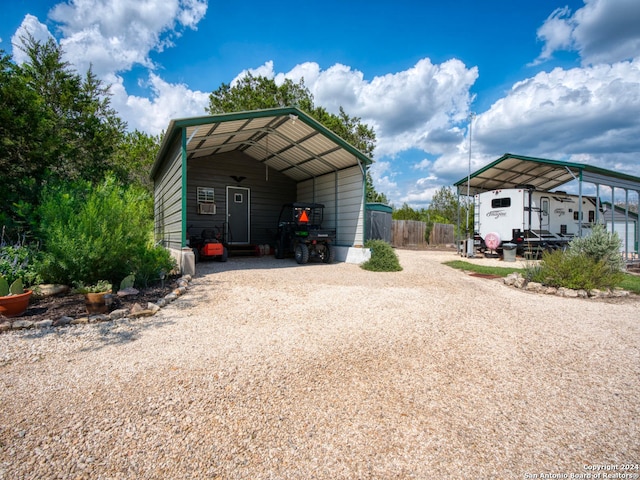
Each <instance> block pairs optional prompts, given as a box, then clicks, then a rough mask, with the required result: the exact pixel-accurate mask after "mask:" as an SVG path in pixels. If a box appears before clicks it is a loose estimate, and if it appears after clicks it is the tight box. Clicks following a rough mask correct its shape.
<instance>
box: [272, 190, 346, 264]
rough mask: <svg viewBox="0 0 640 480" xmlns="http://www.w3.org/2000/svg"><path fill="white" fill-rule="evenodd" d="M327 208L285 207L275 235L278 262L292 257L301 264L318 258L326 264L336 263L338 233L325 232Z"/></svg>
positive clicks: (305, 205) (281, 212)
mask: <svg viewBox="0 0 640 480" xmlns="http://www.w3.org/2000/svg"><path fill="white" fill-rule="evenodd" d="M323 215H324V205H322V204H320V203H302V202H297V203H286V204H284V205H283V206H282V209H281V210H280V217H279V218H278V233H277V235H276V246H275V255H276V258H284V257H285V255H287V254H289V253H293V254H294V256H295V259H296V261H297V262H298V263H301V264H302V263H307V262H308V261H309V258H319V259H320V260H322V261H323V262H324V263H331V262H333V261H334V260H335V250H334V248H333V245H332V243H333V242H335V237H336V231H335V230H328V229H323V228H322V220H323Z"/></svg>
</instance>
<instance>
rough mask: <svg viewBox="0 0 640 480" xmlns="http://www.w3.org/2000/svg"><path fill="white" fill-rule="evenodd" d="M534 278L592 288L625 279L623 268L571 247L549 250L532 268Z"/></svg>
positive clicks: (551, 282)
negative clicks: (575, 250) (613, 269)
mask: <svg viewBox="0 0 640 480" xmlns="http://www.w3.org/2000/svg"><path fill="white" fill-rule="evenodd" d="M530 272H531V278H530V279H531V280H533V281H535V282H540V283H543V284H545V285H549V286H552V287H565V288H572V289H576V290H577V289H584V290H591V289H593V288H600V289H602V288H612V287H615V286H616V285H618V284H619V283H620V281H622V277H623V274H622V272H620V271H618V272H613V271H611V269H610V268H609V266H608V265H607V264H606V263H605V262H604V261H602V260H600V261H596V260H594V259H593V258H591V257H587V256H584V255H576V254H575V253H571V252H570V251H564V252H563V251H562V250H556V251H554V252H551V253H549V252H546V253H545V254H544V255H543V256H542V261H541V262H540V265H539V266H538V267H535V268H533V269H532V270H530Z"/></svg>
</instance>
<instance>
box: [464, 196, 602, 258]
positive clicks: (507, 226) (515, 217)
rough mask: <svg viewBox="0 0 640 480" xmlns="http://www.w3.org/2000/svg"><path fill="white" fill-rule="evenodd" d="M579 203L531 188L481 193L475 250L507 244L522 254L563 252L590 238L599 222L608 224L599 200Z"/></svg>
mask: <svg viewBox="0 0 640 480" xmlns="http://www.w3.org/2000/svg"><path fill="white" fill-rule="evenodd" d="M579 201H580V197H578V196H577V195H567V194H566V193H565V192H544V191H538V190H535V189H534V188H533V187H529V186H523V187H522V188H505V189H500V190H491V191H488V192H483V193H480V194H478V195H476V196H475V219H474V220H475V221H474V231H475V235H474V245H475V248H476V249H478V250H480V251H481V252H485V251H487V250H491V249H498V248H499V249H502V246H503V245H504V244H505V243H509V244H515V246H516V248H517V250H518V253H522V252H524V251H527V250H528V251H532V252H539V251H541V250H543V249H552V248H562V247H563V246H565V245H566V244H567V243H569V241H571V239H573V238H574V237H576V236H580V235H582V236H584V235H588V234H589V233H590V230H591V227H592V226H593V225H594V224H595V223H596V222H598V223H604V220H603V218H604V216H603V215H602V210H600V212H598V214H596V199H595V198H593V197H586V196H583V197H582V207H580V205H579ZM580 213H582V222H580V218H579V216H580ZM581 228H582V233H581V232H580V229H581ZM488 235H489V241H486V240H487V236H488ZM496 236H497V238H496Z"/></svg>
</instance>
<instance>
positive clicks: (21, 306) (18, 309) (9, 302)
mask: <svg viewBox="0 0 640 480" xmlns="http://www.w3.org/2000/svg"><path fill="white" fill-rule="evenodd" d="M32 293H33V291H32V290H27V289H25V288H24V286H23V284H22V279H20V278H18V279H17V280H15V281H14V282H13V283H11V285H9V282H7V279H6V278H5V277H4V275H2V274H0V316H5V317H17V316H19V315H22V314H23V313H24V312H25V310H26V309H27V307H28V306H29V299H30V298H31V294H32Z"/></svg>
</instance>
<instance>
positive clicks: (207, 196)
mask: <svg viewBox="0 0 640 480" xmlns="http://www.w3.org/2000/svg"><path fill="white" fill-rule="evenodd" d="M197 200H198V213H199V214H201V215H215V214H216V201H215V190H214V189H213V188H210V187H198V195H197Z"/></svg>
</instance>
